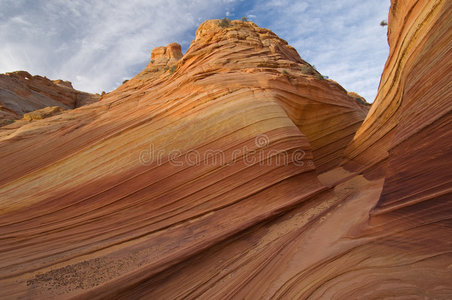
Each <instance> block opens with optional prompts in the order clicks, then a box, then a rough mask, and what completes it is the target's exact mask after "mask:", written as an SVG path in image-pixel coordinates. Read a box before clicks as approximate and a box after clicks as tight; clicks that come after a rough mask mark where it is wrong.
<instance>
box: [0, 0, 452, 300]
mask: <svg viewBox="0 0 452 300" xmlns="http://www.w3.org/2000/svg"><path fill="white" fill-rule="evenodd" d="M450 6H451V4H450V1H445V0H430V1H426V0H419V1H403V2H402V1H393V3H392V6H391V11H390V18H389V34H388V39H389V44H390V48H391V52H390V56H389V58H388V61H387V63H386V66H385V71H384V73H383V76H382V81H381V84H380V88H379V93H378V96H377V99H376V101H375V103H374V104H373V105H372V106H371V107H370V111H369V113H368V110H369V105H367V103H365V102H364V101H363V100H362V99H361V98H360V97H359V95H357V94H353V93H347V91H345V90H344V89H343V88H342V87H341V86H340V85H338V84H337V83H336V82H334V81H332V80H326V79H324V77H323V76H321V74H319V73H318V72H317V71H316V70H315V69H313V68H312V67H311V66H310V65H309V64H308V63H307V62H305V61H304V60H302V59H301V58H300V57H299V55H298V54H297V52H296V51H295V49H294V48H292V47H291V46H289V45H288V44H287V42H285V41H284V40H282V39H280V38H279V37H277V36H276V35H275V34H274V33H272V32H271V31H270V30H267V29H263V28H259V27H257V26H256V25H255V24H253V23H251V22H242V21H232V22H231V23H229V24H224V23H222V22H220V20H209V21H206V22H204V23H203V24H202V25H201V26H200V27H199V29H198V30H197V32H196V39H195V40H194V41H193V42H192V44H191V46H190V48H189V49H188V51H187V52H186V53H185V54H184V55H182V53H181V51H180V46H179V45H177V44H174V43H173V44H170V45H168V46H165V47H159V48H156V49H154V50H153V51H152V56H151V61H150V62H149V64H148V66H147V67H146V68H145V69H144V70H143V71H142V72H140V73H139V74H137V75H136V76H135V77H134V78H132V79H131V80H129V81H127V82H126V83H125V84H123V85H122V86H120V87H119V88H118V89H117V90H115V91H113V92H111V93H108V94H106V95H105V96H104V97H103V99H102V101H100V102H97V103H93V104H91V105H89V106H84V107H81V108H78V109H76V110H72V111H65V112H63V113H60V114H58V115H56V116H53V117H50V118H47V119H44V120H38V121H35V122H32V123H29V124H25V125H23V126H21V127H17V128H10V129H8V130H5V131H2V132H0V153H1V156H0V163H1V165H2V168H3V170H7V171H6V172H2V174H0V199H1V201H0V215H1V218H0V239H1V241H2V242H1V243H0V253H2V255H1V256H0V287H1V288H0V296H1V297H4V298H8V297H9V298H42V299H48V298H72V297H75V298H80V299H86V298H89V299H95V298H115V299H132V298H140V299H141V298H143V299H182V298H183V299H194V298H203V299H212V298H215V299H217V298H218V299H227V298H237V299H244V298H250V299H275V298H284V299H299V298H301V299H307V298H310V299H354V298H363V299H367V298H369V299H373V298H374V299H380V298H385V297H388V298H390V297H406V298H419V299H425V298H428V299H448V298H450V296H451V295H452V289H451V287H450V282H452V272H451V265H452V255H451V250H452V246H451V241H450V238H449V236H450V227H451V226H450V225H451V224H450V220H451V207H452V206H451V198H452V197H451V192H450V186H451V184H450V181H451V178H452V176H451V170H452V168H451V167H452V166H451V165H450V163H451V157H452V153H451V148H450V143H448V141H449V140H450V135H451V127H450V115H451V114H450V109H451V104H450V95H451V89H450V85H449V84H448V80H447V78H448V77H450V76H449V70H450V61H451V60H450V54H451V51H450V50H451V38H450V34H451V30H450V27H451V26H450V25H451V21H450V20H451V19H452V18H451V16H450V14H451V11H452V10H451V7H450ZM363 121H364V122H363ZM418 163H419V164H418Z"/></svg>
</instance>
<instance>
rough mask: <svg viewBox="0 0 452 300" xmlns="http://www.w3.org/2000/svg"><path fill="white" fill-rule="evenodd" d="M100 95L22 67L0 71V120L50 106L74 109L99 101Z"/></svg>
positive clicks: (3, 123)
mask: <svg viewBox="0 0 452 300" xmlns="http://www.w3.org/2000/svg"><path fill="white" fill-rule="evenodd" d="M99 98H100V96H99V95H95V94H89V93H85V92H81V91H78V90H75V89H74V88H73V87H72V84H71V83H70V82H69V81H63V80H60V79H58V80H53V81H52V80H49V79H47V78H45V77H41V76H38V75H36V76H32V75H30V74H29V73H28V72H25V71H17V72H12V73H6V74H0V124H2V125H5V124H9V123H11V122H12V121H14V120H19V119H21V118H22V117H23V115H24V114H25V113H28V112H31V111H35V110H38V109H42V108H45V107H50V106H59V107H61V108H64V109H73V108H77V107H80V106H83V105H85V104H90V103H93V102H96V101H98V100H99Z"/></svg>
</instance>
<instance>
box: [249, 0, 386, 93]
mask: <svg viewBox="0 0 452 300" xmlns="http://www.w3.org/2000/svg"><path fill="white" fill-rule="evenodd" d="M389 6H390V2H389V0H384V1H381V0H366V1H361V0H341V1H330V0H304V1H290V0H273V1H258V2H257V3H255V5H254V6H253V8H252V9H251V10H250V11H249V13H252V14H254V15H256V18H255V19H254V20H255V22H256V23H258V25H260V26H264V27H267V28H270V29H272V30H273V31H274V32H275V33H276V34H278V35H279V36H280V37H282V38H284V39H285V40H287V41H288V42H289V44H291V45H292V46H294V47H295V48H296V49H297V50H298V52H299V53H300V56H301V57H302V58H303V59H305V60H307V61H308V62H310V63H311V64H313V65H315V66H316V67H317V69H318V70H319V71H320V72H321V73H322V74H324V75H327V76H329V77H330V78H331V79H334V80H336V81H337V82H339V83H340V84H341V85H342V86H344V87H345V88H346V89H347V90H349V91H355V92H358V93H359V94H361V95H362V96H363V97H365V98H366V99H367V100H368V101H373V100H374V98H375V95H376V93H377V89H378V84H379V81H380V76H381V72H382V71H383V67H384V63H385V61H386V58H387V56H388V51H389V49H388V45H387V39H386V28H382V27H381V26H379V23H380V21H381V20H383V19H387V15H388V11H389ZM275 16H279V17H275Z"/></svg>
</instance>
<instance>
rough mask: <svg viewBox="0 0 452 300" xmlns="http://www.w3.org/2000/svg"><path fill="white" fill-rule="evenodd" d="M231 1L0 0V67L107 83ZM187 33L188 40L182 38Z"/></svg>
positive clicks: (84, 86)
mask: <svg viewBox="0 0 452 300" xmlns="http://www.w3.org/2000/svg"><path fill="white" fill-rule="evenodd" d="M228 5H233V1H230V0H227V1H225V0H215V1H184V0H173V1H163V0H162V1H160V0H153V1H147V0H129V1H84V0H79V1H64V0H52V1H44V0H42V1H39V0H37V1H25V0H22V1H21V0H2V2H0V11H1V13H0V18H1V20H2V22H1V24H0V56H1V57H3V59H2V60H0V72H2V73H3V72H10V71H15V70H27V71H29V72H30V73H32V74H39V75H45V76H47V77H49V78H53V79H56V78H62V79H65V80H70V81H72V82H73V84H74V87H76V88H78V89H81V90H85V91H90V92H100V91H102V90H106V91H109V90H112V89H114V88H115V87H116V86H117V84H118V83H120V82H122V80H123V78H130V77H132V76H134V75H135V74H136V73H138V72H139V71H140V70H141V69H142V68H144V67H145V66H146V64H147V62H148V61H149V59H150V52H151V50H152V48H154V47H157V46H161V45H166V44H168V43H170V42H174V41H176V42H177V41H179V42H181V41H184V44H183V45H182V46H183V47H184V48H187V46H188V43H189V42H190V40H191V38H193V37H194V33H195V29H196V27H197V26H198V25H199V24H200V22H201V21H203V20H205V19H207V18H218V17H223V14H224V11H225V10H226V9H227V7H228ZM187 36H188V37H190V39H188V40H187Z"/></svg>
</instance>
